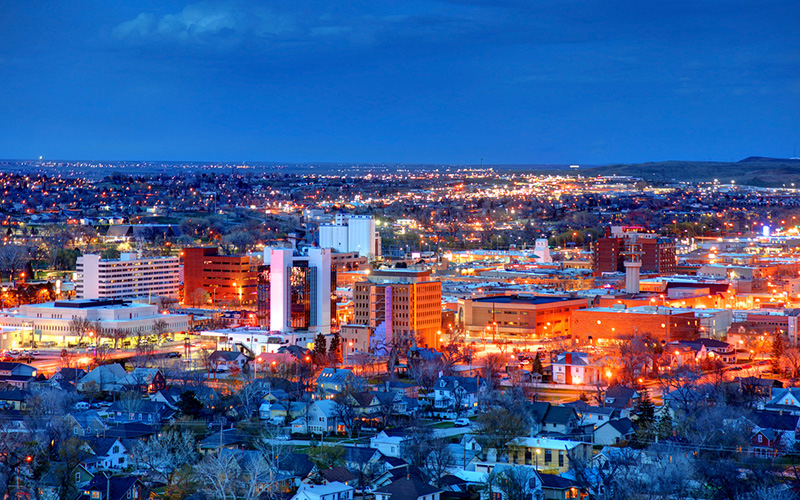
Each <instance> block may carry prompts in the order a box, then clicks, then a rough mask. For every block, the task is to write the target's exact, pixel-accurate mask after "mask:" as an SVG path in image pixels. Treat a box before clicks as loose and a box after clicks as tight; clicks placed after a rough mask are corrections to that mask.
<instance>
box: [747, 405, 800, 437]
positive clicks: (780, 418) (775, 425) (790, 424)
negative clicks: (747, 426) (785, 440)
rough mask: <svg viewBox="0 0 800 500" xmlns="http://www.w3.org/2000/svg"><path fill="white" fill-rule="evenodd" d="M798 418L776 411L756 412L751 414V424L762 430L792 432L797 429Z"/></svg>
mask: <svg viewBox="0 0 800 500" xmlns="http://www.w3.org/2000/svg"><path fill="white" fill-rule="evenodd" d="M798 419H800V416H797V415H792V414H789V413H779V412H776V411H767V410H756V411H754V412H753V414H752V420H753V423H754V424H756V425H757V426H758V427H760V428H762V429H774V430H776V431H789V432H794V431H795V429H797V428H798V423H800V422H798Z"/></svg>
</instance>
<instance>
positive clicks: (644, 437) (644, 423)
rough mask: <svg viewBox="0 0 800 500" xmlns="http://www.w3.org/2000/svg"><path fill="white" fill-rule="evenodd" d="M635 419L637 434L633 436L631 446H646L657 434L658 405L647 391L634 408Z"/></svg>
mask: <svg viewBox="0 0 800 500" xmlns="http://www.w3.org/2000/svg"><path fill="white" fill-rule="evenodd" d="M633 412H634V415H633V418H632V419H631V420H633V422H634V424H635V425H636V436H635V437H634V438H633V442H632V443H631V446H633V447H634V448H645V447H647V446H649V445H650V443H652V442H653V440H654V439H655V435H656V430H657V429H656V427H657V426H656V407H655V405H654V404H653V401H652V400H651V399H650V395H649V394H648V393H647V391H644V392H643V393H642V397H641V399H640V400H639V402H638V403H636V407H635V408H634V410H633Z"/></svg>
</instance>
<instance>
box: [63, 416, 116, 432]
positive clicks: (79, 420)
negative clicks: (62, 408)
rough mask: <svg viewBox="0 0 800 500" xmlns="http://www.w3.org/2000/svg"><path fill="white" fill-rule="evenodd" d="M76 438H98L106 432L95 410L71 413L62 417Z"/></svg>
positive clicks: (103, 423)
mask: <svg viewBox="0 0 800 500" xmlns="http://www.w3.org/2000/svg"><path fill="white" fill-rule="evenodd" d="M64 420H65V421H66V423H67V425H68V426H70V427H72V432H73V434H75V435H76V436H98V435H100V434H102V433H103V432H104V431H105V430H106V424H105V422H104V421H103V419H102V418H101V417H100V415H99V414H98V413H97V412H96V411H95V410H86V411H73V412H71V413H68V414H67V416H66V417H64Z"/></svg>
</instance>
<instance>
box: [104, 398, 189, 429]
mask: <svg viewBox="0 0 800 500" xmlns="http://www.w3.org/2000/svg"><path fill="white" fill-rule="evenodd" d="M172 413H173V412H172V410H170V409H169V408H168V407H167V405H165V404H164V403H160V402H156V401H147V400H133V401H131V400H121V401H116V402H115V403H113V404H112V405H111V406H110V407H109V408H108V422H109V423H111V424H120V423H125V422H140V423H143V424H149V425H155V424H158V423H160V422H162V421H164V420H166V419H168V418H169V417H171V416H172Z"/></svg>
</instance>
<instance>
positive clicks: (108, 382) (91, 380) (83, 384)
mask: <svg viewBox="0 0 800 500" xmlns="http://www.w3.org/2000/svg"><path fill="white" fill-rule="evenodd" d="M127 374H128V373H127V372H126V371H125V368H123V367H122V365H120V364H110V365H100V366H98V367H97V368H95V369H94V370H92V371H90V372H89V373H87V374H86V376H85V377H83V378H82V379H80V380H78V384H77V387H78V391H81V392H83V391H85V390H87V386H92V387H96V388H97V389H99V390H102V391H106V392H119V391H120V390H121V388H122V387H121V386H120V385H119V384H117V381H118V380H120V379H122V378H124V377H125V376H126V375H127Z"/></svg>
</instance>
